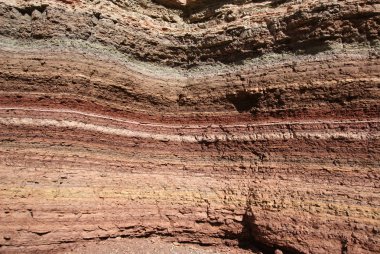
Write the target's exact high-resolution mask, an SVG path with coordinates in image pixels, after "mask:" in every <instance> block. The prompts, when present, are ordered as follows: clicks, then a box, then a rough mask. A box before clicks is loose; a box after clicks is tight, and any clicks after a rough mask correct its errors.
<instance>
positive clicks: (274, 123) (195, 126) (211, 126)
mask: <svg viewBox="0 0 380 254" xmlns="http://www.w3.org/2000/svg"><path fill="white" fill-rule="evenodd" d="M0 110H2V111H11V110H14V111H17V110H19V111H34V112H46V113H66V114H76V115H81V116H86V117H93V118H99V119H105V120H111V121H115V122H121V123H127V124H134V125H143V126H147V127H161V128H165V129H206V128H220V127H222V128H239V127H240V128H249V127H265V126H278V125H311V124H360V123H380V119H373V120H345V121H334V120H330V121H323V120H319V121H277V122H268V123H246V124H235V125H233V124H229V125H221V124H204V125H201V124H197V125H192V124H186V125H174V124H172V125H169V124H156V123H147V122H137V121H131V120H125V119H121V118H116V117H110V116H104V115H99V114H94V113H87V112H82V111H77V110H67V109H42V108H23V107H0Z"/></svg>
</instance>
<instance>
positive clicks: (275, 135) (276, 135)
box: [0, 117, 380, 143]
mask: <svg viewBox="0 0 380 254" xmlns="http://www.w3.org/2000/svg"><path fill="white" fill-rule="evenodd" d="M0 124H4V125H8V126H18V125H24V126H39V127H41V126H42V127H58V128H76V129H81V130H85V131H94V132H99V133H104V134H110V135H117V136H124V137H131V138H144V139H154V140H158V141H173V142H190V143H196V142H217V141H262V140H287V139H294V138H297V139H298V138H307V139H341V138H344V139H355V140H367V139H379V138H380V133H379V132H372V133H370V131H369V130H367V131H345V132H343V131H331V130H326V132H324V133H323V132H318V133H317V132H307V131H294V130H291V131H290V130H289V131H281V132H271V133H250V134H231V133H226V134H204V135H176V134H160V133H149V132H143V131H132V130H128V129H125V128H114V127H107V126H102V125H95V124H88V123H83V122H79V121H68V120H55V119H33V118H28V117H25V118H16V117H4V118H0Z"/></svg>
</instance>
